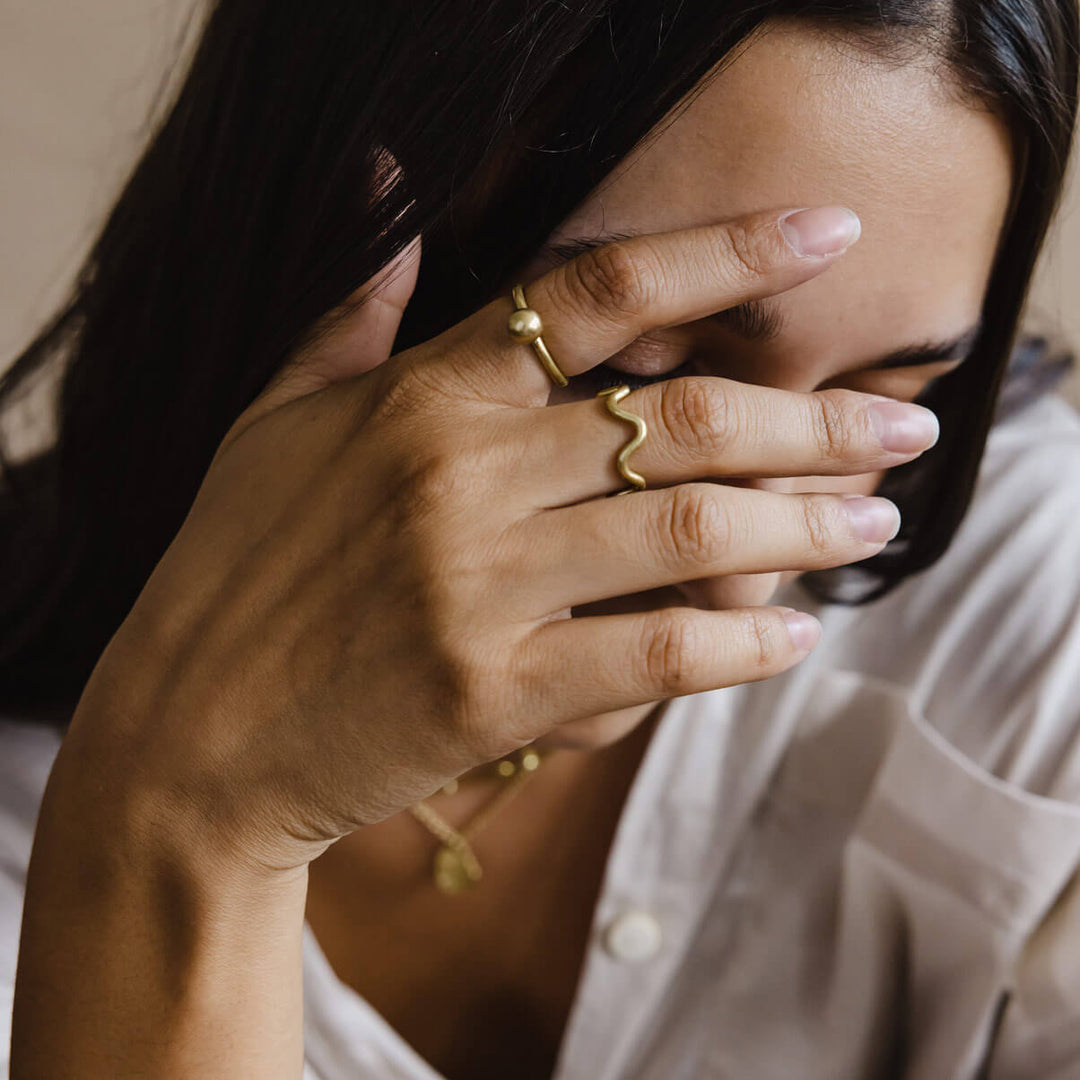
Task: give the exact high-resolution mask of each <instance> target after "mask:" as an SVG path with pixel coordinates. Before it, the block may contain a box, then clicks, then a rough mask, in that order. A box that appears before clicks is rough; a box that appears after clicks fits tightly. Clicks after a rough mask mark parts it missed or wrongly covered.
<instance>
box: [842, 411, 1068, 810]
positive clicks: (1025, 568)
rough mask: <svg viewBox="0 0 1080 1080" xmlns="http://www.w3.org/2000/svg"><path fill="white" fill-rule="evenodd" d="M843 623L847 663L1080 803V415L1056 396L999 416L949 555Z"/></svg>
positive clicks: (1013, 775)
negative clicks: (903, 693) (1002, 418)
mask: <svg viewBox="0 0 1080 1080" xmlns="http://www.w3.org/2000/svg"><path fill="white" fill-rule="evenodd" d="M830 614H831V613H830ZM838 622H839V623H841V624H843V628H842V629H841V627H840V626H838V627H837V630H838V631H839V633H838V635H837V636H838V637H839V638H841V641H839V642H838V643H837V644H838V647H837V649H836V653H835V655H834V657H833V659H834V661H835V662H836V664H837V666H846V667H850V668H851V669H853V670H857V671H863V672H866V673H868V674H872V675H875V676H878V677H881V678H884V679H886V680H888V681H889V682H892V683H894V684H898V685H900V686H902V687H904V688H905V690H906V692H907V694H908V696H909V698H910V700H911V702H912V704H913V706H914V707H915V708H916V709H917V710H918V711H919V712H921V713H922V714H923V715H924V716H925V717H926V719H927V720H928V722H929V723H931V724H932V726H933V727H934V728H936V729H937V730H938V732H939V733H940V734H941V735H943V736H945V738H946V739H948V741H949V742H950V743H952V744H953V746H954V747H956V748H957V749H959V750H960V751H961V752H963V753H964V754H965V755H967V756H968V757H970V758H971V759H973V760H974V761H975V763H977V764H978V765H980V766H982V767H983V768H984V769H986V770H988V771H989V772H991V773H993V774H995V775H996V776H998V777H1000V778H1002V779H1004V780H1007V781H1010V782H1012V783H1015V784H1017V785H1019V786H1020V787H1023V788H1024V789H1026V790H1028V791H1033V792H1035V793H1038V794H1042V795H1048V796H1051V797H1055V798H1060V799H1065V800H1067V801H1069V802H1080V414H1077V412H1076V411H1075V410H1074V409H1073V408H1072V407H1071V406H1070V405H1069V404H1068V403H1067V402H1065V401H1064V400H1062V399H1061V398H1058V397H1056V396H1053V395H1048V396H1046V397H1043V398H1041V399H1039V400H1037V401H1035V402H1034V403H1032V404H1031V405H1029V406H1028V407H1026V408H1025V409H1023V410H1022V411H1021V412H1019V413H1017V414H1015V415H1014V416H1011V417H1010V418H1009V419H1008V420H1007V421H1005V422H1003V423H1000V424H998V425H996V426H995V428H994V429H993V430H992V432H991V435H990V438H989V440H988V443H987V449H986V454H985V456H984V459H983V463H982V467H981V470H980V475H979V480H978V484H977V486H976V490H975V495H974V499H973V501H972V504H971V507H970V510H969V512H968V514H967V516H966V517H965V519H964V522H963V524H962V526H961V527H960V529H959V531H958V532H957V534H956V537H955V539H954V541H953V543H952V545H951V546H950V547H949V549H948V550H947V551H946V552H945V554H944V555H943V556H942V557H941V558H940V559H939V560H938V562H937V563H935V564H934V566H932V567H931V568H930V569H928V570H927V571H925V572H923V573H921V574H918V575H916V576H914V577H912V578H911V579H909V580H908V581H906V582H904V584H903V585H902V586H900V587H899V588H898V589H896V590H895V591H894V592H892V593H890V594H889V595H888V596H886V597H884V598H883V599H882V600H880V601H877V602H875V603H872V604H869V605H867V606H866V607H865V608H861V609H860V608H856V609H852V610H851V611H850V613H849V614H846V615H845V614H840V615H839V617H838Z"/></svg>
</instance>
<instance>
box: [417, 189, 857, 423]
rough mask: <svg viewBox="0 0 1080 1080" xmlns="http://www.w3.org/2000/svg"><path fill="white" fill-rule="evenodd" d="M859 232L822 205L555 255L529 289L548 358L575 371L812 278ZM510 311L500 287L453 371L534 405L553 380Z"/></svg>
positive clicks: (467, 336) (490, 394)
mask: <svg viewBox="0 0 1080 1080" xmlns="http://www.w3.org/2000/svg"><path fill="white" fill-rule="evenodd" d="M860 228H861V227H860V223H859V218H858V217H857V215H856V214H855V213H854V212H853V211H851V210H848V209H846V208H845V207H841V206H827V207H818V208H815V209H811V210H789V211H783V212H775V211H774V212H771V213H758V214H752V215H749V216H747V217H742V218H737V219H735V220H733V221H727V222H723V223H721V224H718V225H702V226H698V227H696V228H691V229H680V230H677V231H674V232H666V233H652V234H649V235H644V236H635V237H632V238H630V239H627V240H618V241H614V242H612V243H610V244H605V245H603V246H601V247H597V248H594V249H593V250H591V251H587V252H585V253H583V254H582V255H579V256H578V257H577V258H576V259H572V260H570V261H569V262H566V263H563V264H562V265H561V266H558V267H556V268H555V269H554V270H551V271H550V272H549V273H547V274H545V275H544V276H543V277H541V278H538V279H537V280H536V281H534V282H532V283H531V284H528V285H526V286H525V290H524V291H525V297H526V300H527V302H528V306H529V307H530V308H531V309H532V310H533V311H535V312H537V313H538V314H539V316H540V319H541V321H542V324H543V329H542V337H543V341H544V343H545V345H546V346H547V349H548V351H549V352H550V354H551V356H552V357H553V358H554V360H555V363H556V364H557V365H558V366H559V369H560V370H561V371H562V372H563V374H564V375H566V376H567V377H572V376H574V375H577V374H580V373H581V372H583V371H586V370H588V369H589V368H591V367H594V366H595V365H596V364H599V363H601V362H602V361H604V360H606V359H607V358H608V357H609V356H613V355H614V354H615V353H617V352H618V351H619V350H620V349H622V348H625V347H626V346H627V345H629V344H630V343H631V342H632V341H634V340H635V339H636V338H638V337H640V336H641V335H642V334H644V333H647V332H648V331H650V330H655V329H658V328H661V327H665V326H675V325H679V324H681V323H688V322H693V321H694V320H696V319H701V318H704V317H705V316H707V315H711V314H714V313H716V312H718V311H724V310H726V309H727V308H731V307H735V306H736V305H738V304H742V303H746V302H747V301H750V300H760V299H763V298H764V297H767V296H773V295H775V294H777V293H781V292H785V291H786V290H787V289H791V288H793V287H794V286H796V285H799V284H801V283H802V282H804V281H807V280H809V279H810V278H812V277H816V276H817V275H818V274H820V273H821V272H822V271H824V270H825V269H827V268H828V267H829V266H830V265H831V264H832V263H833V262H834V261H835V259H836V257H837V256H839V255H841V254H842V253H843V252H844V251H846V250H847V249H848V248H849V247H850V246H851V245H852V244H853V243H855V241H856V240H857V239H858V238H859V233H860ZM513 311H514V305H513V302H512V301H511V299H510V296H509V294H508V295H507V296H506V297H505V298H500V299H499V300H496V301H493V302H492V303H490V304H488V305H487V306H486V307H484V308H482V309H481V310H480V311H478V312H477V313H476V314H475V315H474V316H472V317H471V318H469V319H467V320H465V322H464V323H461V324H459V327H458V328H457V330H458V332H459V333H461V332H464V337H463V338H461V339H460V340H461V342H462V345H464V350H461V349H455V350H454V354H455V355H454V360H453V366H454V370H455V372H456V373H457V374H458V375H459V376H461V377H463V378H464V379H465V380H466V382H467V384H468V385H469V387H470V388H471V390H472V391H474V392H476V391H478V390H479V391H481V392H482V393H483V395H484V396H485V397H486V398H487V399H488V400H491V401H498V402H502V403H504V404H507V405H518V406H525V405H541V404H544V403H545V402H546V401H547V397H548V392H549V390H550V388H551V386H552V383H551V381H550V379H549V377H548V375H547V374H546V373H545V371H544V369H543V367H542V366H541V363H540V361H539V359H538V358H537V356H536V355H535V354H534V352H533V347H532V346H531V345H522V344H518V343H517V342H515V341H514V340H513V338H512V337H511V336H510V332H509V329H508V327H507V321H508V318H509V316H510V315H511V313H512V312H513ZM462 352H464V355H462ZM440 359H441V358H435V357H432V358H431V359H430V360H429V361H428V362H430V363H435V364H438V363H439V361H440Z"/></svg>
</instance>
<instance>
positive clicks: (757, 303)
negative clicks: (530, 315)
mask: <svg viewBox="0 0 1080 1080" xmlns="http://www.w3.org/2000/svg"><path fill="white" fill-rule="evenodd" d="M637 235H640V234H638V233H619V232H601V233H599V234H598V235H596V236H594V237H588V236H578V237H574V238H573V239H571V240H564V241H561V242H560V243H557V244H549V245H548V246H547V247H546V248H545V249H544V253H545V255H547V256H548V257H549V258H550V260H551V261H552V262H553V263H554V264H556V265H557V264H558V263H562V262H569V261H570V260H571V259H576V258H577V257H578V256H579V255H583V254H584V253H585V252H587V251H593V250H594V249H596V248H598V247H603V246H604V244H610V243H613V242H615V241H616V240H630V239H632V238H633V237H634V236H637ZM706 319H707V321H709V322H712V323H714V324H716V325H717V326H722V327H723V328H724V329H725V330H728V331H730V332H731V333H733V334H735V335H736V336H738V337H741V338H742V339H743V340H744V341H749V342H753V343H758V344H760V343H764V342H769V341H773V340H774V339H775V338H777V337H779V335H780V333H781V331H782V330H783V329H784V316H783V313H782V312H781V309H780V305H779V303H777V301H776V300H773V299H764V300H748V301H746V302H745V303H742V304H736V305H735V306H734V307H731V308H726V309H725V310H724V311H717V312H714V313H713V314H712V315H708V316H706ZM979 330H980V324H979V323H976V324H975V325H974V326H971V327H969V328H968V329H967V330H965V331H964V332H963V333H961V334H958V335H957V336H956V337H954V338H949V339H947V340H944V341H927V342H923V343H920V344H915V345H905V346H903V347H902V348H899V349H894V350H893V351H892V352H890V353H886V354H885V355H884V356H879V357H878V358H877V359H876V360H872V361H870V362H869V363H866V364H863V365H861V366H860V367H859V369H858V370H859V371H887V370H888V369H890V368H901V367H919V366H920V365H922V364H939V363H943V362H944V361H947V360H964V359H966V357H967V355H968V353H970V351H971V348H972V346H973V345H974V343H975V340H976V338H977V337H978V335H979Z"/></svg>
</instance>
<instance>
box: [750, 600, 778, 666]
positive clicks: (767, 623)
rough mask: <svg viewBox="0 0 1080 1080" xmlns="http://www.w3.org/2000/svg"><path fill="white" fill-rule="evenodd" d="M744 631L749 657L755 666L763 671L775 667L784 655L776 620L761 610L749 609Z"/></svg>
mask: <svg viewBox="0 0 1080 1080" xmlns="http://www.w3.org/2000/svg"><path fill="white" fill-rule="evenodd" d="M744 632H745V634H746V641H747V646H748V649H749V658H750V661H751V663H753V665H754V667H755V668H756V669H757V670H758V671H759V672H762V673H766V672H771V671H772V670H773V669H775V668H776V666H777V664H778V663H780V661H781V660H782V659H783V656H784V650H783V648H782V646H781V644H780V641H779V640H778V635H777V633H776V623H775V621H774V620H773V619H771V618H768V617H767V616H765V615H764V614H763V613H761V612H758V611H748V612H747V613H746V615H745V622H744Z"/></svg>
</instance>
